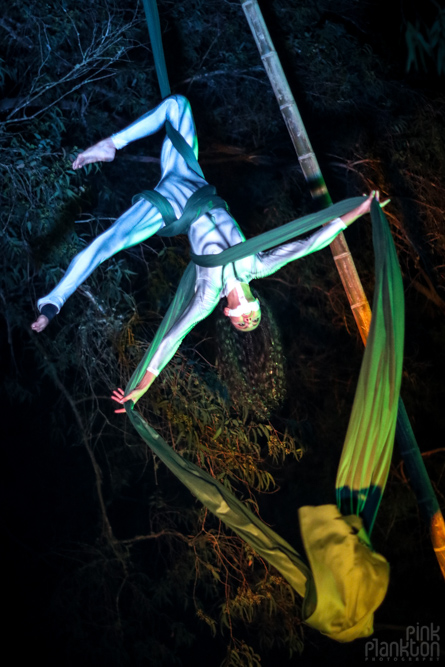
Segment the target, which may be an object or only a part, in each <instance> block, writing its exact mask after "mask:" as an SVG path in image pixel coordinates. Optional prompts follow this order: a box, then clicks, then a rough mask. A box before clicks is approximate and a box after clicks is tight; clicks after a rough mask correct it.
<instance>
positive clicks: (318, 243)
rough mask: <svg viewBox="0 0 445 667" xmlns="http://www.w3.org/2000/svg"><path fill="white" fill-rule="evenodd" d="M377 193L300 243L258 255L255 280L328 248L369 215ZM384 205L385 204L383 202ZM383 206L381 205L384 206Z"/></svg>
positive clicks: (282, 246) (285, 244) (287, 244)
mask: <svg viewBox="0 0 445 667" xmlns="http://www.w3.org/2000/svg"><path fill="white" fill-rule="evenodd" d="M374 197H376V198H377V199H378V193H377V194H376V193H375V192H372V193H371V194H370V195H369V197H368V198H367V199H366V200H364V201H363V203H362V204H360V206H357V208H355V209H353V210H352V211H349V212H348V213H345V215H342V216H341V217H340V218H337V219H335V220H333V221H332V222H330V223H328V224H327V225H325V226H324V227H321V228H320V229H318V230H317V231H316V232H315V233H314V234H311V235H310V236H309V237H308V238H306V239H303V240H301V241H292V242H291V243H284V244H283V245H281V246H278V247H277V248H273V249H272V250H268V251H266V252H262V253H259V255H258V256H257V262H256V266H255V276H254V277H255V278H265V277H266V276H270V275H271V274H273V273H275V272H276V271H278V270H279V269H281V268H282V267H283V266H286V264H288V263H289V262H293V261H295V260H296V259H300V258H302V257H306V255H310V254H311V253H313V252H316V251H317V250H321V249H322V248H325V247H326V246H328V245H329V244H330V243H331V242H332V241H333V240H334V239H335V237H336V236H338V234H340V232H341V231H343V230H344V229H346V227H348V226H349V225H351V224H352V223H353V222H354V221H355V220H357V218H360V217H361V216H362V215H364V214H365V213H369V210H370V208H371V201H372V199H373V198H374ZM385 204H386V202H385ZM385 204H383V205H385Z"/></svg>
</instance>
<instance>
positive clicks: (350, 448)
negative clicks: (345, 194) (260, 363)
mask: <svg viewBox="0 0 445 667" xmlns="http://www.w3.org/2000/svg"><path fill="white" fill-rule="evenodd" d="M372 216H373V243H374V253H375V257H376V262H377V261H378V263H379V267H378V268H379V270H377V267H376V276H375V280H376V284H375V287H374V303H373V307H372V312H373V316H372V320H371V327H370V330H369V335H368V340H367V343H366V352H365V355H364V358H363V362H362V367H361V372H360V378H359V382H358V386H357V390H356V393H355V399H354V405H353V408H352V413H351V418H350V420H349V426H348V431H347V434H346V439H345V443H344V446H343V453H342V456H341V459H340V464H339V467H338V473H337V480H336V488H337V505H338V507H339V508H340V510H341V511H342V513H343V514H352V513H355V514H359V515H360V516H363V517H364V519H365V522H366V524H367V529H368V532H371V530H372V527H373V524H374V521H375V516H376V514H377V510H378V506H379V503H380V499H381V495H382V492H383V489H384V488H385V484H386V479H387V477H388V471H389V466H390V462H391V455H392V447H393V442H394V433H395V428H396V422H397V419H396V416H397V412H398V405H399V394H400V383H401V378H402V363H403V341H404V332H405V323H404V294H403V284H402V280H401V277H400V267H399V264H398V261H397V255H396V251H395V248H394V244H393V243H392V242H390V237H389V234H390V232H389V229H388V225H387V224H385V223H386V219H385V216H384V213H383V211H382V210H381V209H380V207H378V206H375V205H374V204H373V210H372Z"/></svg>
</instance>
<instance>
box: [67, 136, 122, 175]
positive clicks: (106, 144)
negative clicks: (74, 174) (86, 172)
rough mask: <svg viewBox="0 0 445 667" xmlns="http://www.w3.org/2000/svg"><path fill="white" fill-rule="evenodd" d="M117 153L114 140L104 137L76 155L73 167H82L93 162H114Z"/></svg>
mask: <svg viewBox="0 0 445 667" xmlns="http://www.w3.org/2000/svg"><path fill="white" fill-rule="evenodd" d="M115 155H116V148H115V147H114V144H113V142H112V141H111V139H110V138H109V137H108V139H102V141H99V143H97V144H94V146H90V148H87V149H86V150H85V151H83V152H82V153H79V155H78V156H77V157H76V159H75V160H74V162H73V169H80V168H81V167H84V166H85V165H87V164H92V163H93V162H112V161H113V160H114V156H115Z"/></svg>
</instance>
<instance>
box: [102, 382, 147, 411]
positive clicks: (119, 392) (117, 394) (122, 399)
mask: <svg viewBox="0 0 445 667" xmlns="http://www.w3.org/2000/svg"><path fill="white" fill-rule="evenodd" d="M147 389H148V387H144V388H143V389H137V388H136V389H133V391H130V393H129V394H128V396H125V392H124V390H123V389H121V388H119V389H115V390H114V391H113V394H112V396H111V400H112V401H116V403H120V404H121V405H123V404H124V403H126V402H127V401H133V403H137V401H138V400H139V399H140V397H141V396H143V394H145V392H146V391H147ZM115 412H116V413H118V412H125V408H120V409H119V410H115Z"/></svg>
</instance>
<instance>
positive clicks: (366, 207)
mask: <svg viewBox="0 0 445 667" xmlns="http://www.w3.org/2000/svg"><path fill="white" fill-rule="evenodd" d="M373 199H376V201H378V202H380V193H379V191H378V190H373V191H372V192H371V194H370V195H369V196H368V197H367V198H366V199H365V201H364V202H363V203H362V204H360V206H357V208H354V209H353V210H352V211H349V213H345V215H342V216H341V220H343V222H344V223H345V225H347V226H348V227H349V225H352V223H353V222H355V220H357V218H360V217H361V216H362V215H365V213H369V211H370V210H371V203H372V200H373ZM390 201H391V200H390V199H387V200H386V201H384V202H383V203H382V204H380V208H383V207H384V206H386V205H387V204H389V202H390Z"/></svg>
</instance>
